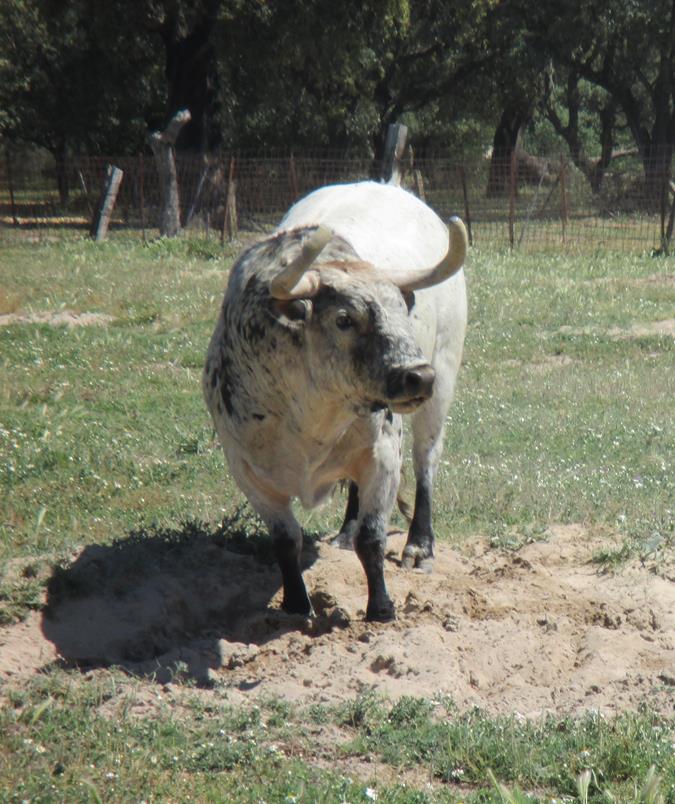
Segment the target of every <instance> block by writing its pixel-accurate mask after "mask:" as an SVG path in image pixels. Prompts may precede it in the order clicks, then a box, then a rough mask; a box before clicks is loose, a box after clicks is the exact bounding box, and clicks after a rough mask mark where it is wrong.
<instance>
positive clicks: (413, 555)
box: [401, 546, 434, 572]
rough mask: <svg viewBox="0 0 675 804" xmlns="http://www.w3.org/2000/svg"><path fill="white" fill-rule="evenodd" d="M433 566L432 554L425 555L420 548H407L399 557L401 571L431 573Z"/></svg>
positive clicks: (425, 552) (424, 551)
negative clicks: (409, 570)
mask: <svg viewBox="0 0 675 804" xmlns="http://www.w3.org/2000/svg"><path fill="white" fill-rule="evenodd" d="M433 565H434V555H433V553H427V551H426V550H423V549H422V548H420V547H410V546H407V547H405V548H404V550H403V555H402V556H401V566H402V567H403V569H420V570H423V571H424V572H431V570H432V568H433Z"/></svg>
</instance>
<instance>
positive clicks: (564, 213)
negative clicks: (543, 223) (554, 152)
mask: <svg viewBox="0 0 675 804" xmlns="http://www.w3.org/2000/svg"><path fill="white" fill-rule="evenodd" d="M567 218H568V208H567V183H566V181H565V155H564V154H560V220H561V221H562V242H563V245H565V236H566V230H567Z"/></svg>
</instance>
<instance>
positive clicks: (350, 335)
mask: <svg viewBox="0 0 675 804" xmlns="http://www.w3.org/2000/svg"><path fill="white" fill-rule="evenodd" d="M449 230H450V231H448V227H446V225H445V224H444V223H443V222H442V221H441V220H440V219H439V218H438V217H437V215H436V214H435V213H434V212H433V211H432V210H431V209H429V207H427V206H426V205H425V204H423V203H422V202H421V201H420V200H419V199H417V198H415V197H414V196H412V195H411V194H409V193H407V192H406V191H404V190H402V189H400V188H396V187H392V186H389V185H382V184H376V183H373V182H362V183H358V184H351V185H336V186H330V187H324V188H322V189H320V190H317V191H316V192H314V193H312V194H310V195H309V196H307V197H306V198H304V199H303V200H301V201H299V202H298V203H297V204H295V206H293V207H292V208H291V209H290V210H289V212H288V213H287V214H286V216H285V217H284V219H283V220H282V221H281V224H280V225H279V227H278V229H277V230H276V232H275V233H273V234H272V235H271V236H270V237H268V238H267V239H265V240H263V241H262V242H260V243H258V244H256V245H255V246H253V247H252V248H250V249H248V250H247V251H246V252H244V253H243V254H242V255H241V257H240V258H239V260H238V261H237V263H236V264H235V266H234V267H233V269H232V271H231V274H230V279H229V282H228V287H227V290H226V294H225V299H224V302H223V306H222V309H221V314H220V317H219V319H218V322H217V324H216V328H215V331H214V333H213V337H212V339H211V343H210V345H209V351H208V356H207V361H206V366H205V369H204V376H203V386H204V395H205V398H206V402H207V405H208V407H209V410H210V412H211V415H212V417H213V420H214V423H215V426H216V430H217V432H218V435H219V438H220V440H221V443H222V445H223V449H224V451H225V455H226V458H227V461H228V463H229V466H230V470H231V472H232V474H233V476H234V478H235V480H236V481H237V483H238V485H239V486H240V488H241V489H242V490H243V492H244V493H245V494H246V496H247V497H248V499H249V501H250V503H251V505H252V506H253V508H254V509H255V510H256V511H257V512H258V513H259V514H260V516H261V517H262V518H263V520H264V521H265V522H266V524H267V526H268V527H269V529H270V532H271V534H272V537H273V539H274V545H275V551H276V555H277V559H278V562H279V566H280V569H281V574H282V579H283V587H284V598H283V606H284V608H285V609H286V610H288V611H290V612H297V613H301V614H310V613H311V611H312V607H311V602H310V600H309V597H308V595H307V591H306V589H305V585H304V581H303V579H302V572H301V568H300V552H301V547H302V531H301V528H300V526H299V524H298V522H297V520H296V518H295V516H294V515H293V512H292V510H291V502H292V500H293V499H294V498H297V499H299V500H300V502H301V503H302V504H303V506H305V507H314V506H316V505H318V504H319V503H320V502H321V501H322V500H324V499H325V498H326V497H327V496H328V495H329V494H330V492H331V490H332V489H333V488H334V486H335V484H336V482H338V481H340V480H343V479H347V480H349V481H350V489H349V501H348V504H347V512H346V516H345V521H344V524H343V526H342V531H341V536H342V538H343V539H344V540H347V539H349V540H353V542H354V545H355V548H356V552H357V554H358V556H359V558H360V560H361V562H362V564H363V567H364V570H365V573H366V578H367V581H368V605H367V609H366V619H369V620H383V621H385V620H389V619H392V618H393V617H394V616H395V615H394V605H393V603H392V601H391V599H390V598H389V595H388V593H387V590H386V586H385V582H384V571H383V566H384V548H385V541H386V529H387V524H388V521H389V517H390V515H391V511H392V508H393V506H394V503H395V501H396V494H397V490H398V483H399V477H400V469H401V438H402V421H401V415H400V414H407V413H411V414H412V422H411V424H412V432H413V462H414V469H415V478H416V483H417V486H416V495H415V508H414V513H413V517H412V521H411V524H410V529H409V532H408V540H407V543H406V546H405V549H404V551H403V565H404V566H406V567H413V566H422V565H424V564H425V563H427V562H429V561H431V559H432V558H433V547H434V534H433V530H432V525H431V498H432V487H433V482H434V476H435V474H436V470H437V467H438V461H439V457H440V453H441V450H442V442H443V424H444V421H445V418H446V415H447V412H448V407H449V405H450V401H451V399H452V396H453V392H454V387H455V378H456V375H457V371H458V368H459V364H460V360H461V356H462V349H463V344H464V333H465V329H466V290H465V283H464V275H463V271H462V270H461V268H462V265H463V262H464V259H465V256H466V250H467V238H466V231H465V229H464V226H463V224H462V222H461V221H460V220H459V219H457V218H453V219H452V220H451V221H450V224H449Z"/></svg>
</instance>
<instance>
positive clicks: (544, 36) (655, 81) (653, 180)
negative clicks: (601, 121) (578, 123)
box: [528, 0, 675, 200]
mask: <svg viewBox="0 0 675 804" xmlns="http://www.w3.org/2000/svg"><path fill="white" fill-rule="evenodd" d="M528 19H529V22H528V25H529V28H530V32H531V36H532V40H533V44H534V46H535V47H538V48H542V49H546V50H548V51H549V52H550V53H551V56H552V58H553V60H554V62H555V63H556V64H559V65H562V66H563V67H565V68H566V69H567V70H568V71H569V75H570V77H571V81H572V87H571V89H572V91H573V87H574V83H575V82H576V80H577V77H578V78H583V79H585V80H586V81H588V82H589V83H590V84H592V85H594V86H597V87H600V88H601V89H603V90H604V91H605V92H606V93H608V95H609V96H610V98H611V104H610V105H609V106H608V107H607V108H606V113H607V115H608V117H609V116H611V114H612V113H613V112H612V104H614V108H618V109H620V110H621V112H622V114H623V115H624V116H625V119H626V123H627V126H628V129H629V131H630V133H631V135H632V137H633V141H634V142H635V145H636V147H637V149H638V152H639V154H640V157H641V159H642V164H643V168H644V174H645V182H646V187H647V190H648V192H649V194H650V197H651V198H652V199H654V200H656V199H658V198H659V197H660V195H661V193H662V192H663V189H664V187H665V186H666V182H667V180H668V179H669V177H670V164H671V158H672V147H673V139H674V138H675V96H674V91H675V76H674V69H675V55H674V52H673V51H674V48H675V2H674V1H673V0H640V2H637V1H636V0H632V1H631V2H626V0H591V1H590V2H583V3H582V2H580V1H578V2H577V3H568V4H565V5H562V6H561V5H560V4H558V3H556V4H554V3H553V2H552V0H546V1H545V2H541V3H539V4H537V6H536V8H535V9H534V10H532V11H531V16H530V17H529V18H528Z"/></svg>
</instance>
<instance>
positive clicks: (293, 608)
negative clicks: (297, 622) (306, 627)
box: [281, 595, 314, 617]
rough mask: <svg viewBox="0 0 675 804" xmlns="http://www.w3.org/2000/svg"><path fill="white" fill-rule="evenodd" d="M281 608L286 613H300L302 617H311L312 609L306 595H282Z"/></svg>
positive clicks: (312, 614)
mask: <svg viewBox="0 0 675 804" xmlns="http://www.w3.org/2000/svg"><path fill="white" fill-rule="evenodd" d="M281 608H282V609H283V610H284V611H285V612H286V613H287V614H301V615H302V616H303V617H313V616H314V609H313V608H312V604H311V602H310V599H309V598H308V597H307V595H305V596H304V598H303V597H301V596H297V597H288V598H287V597H284V600H283V603H282V604H281Z"/></svg>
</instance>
